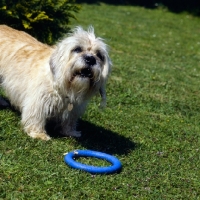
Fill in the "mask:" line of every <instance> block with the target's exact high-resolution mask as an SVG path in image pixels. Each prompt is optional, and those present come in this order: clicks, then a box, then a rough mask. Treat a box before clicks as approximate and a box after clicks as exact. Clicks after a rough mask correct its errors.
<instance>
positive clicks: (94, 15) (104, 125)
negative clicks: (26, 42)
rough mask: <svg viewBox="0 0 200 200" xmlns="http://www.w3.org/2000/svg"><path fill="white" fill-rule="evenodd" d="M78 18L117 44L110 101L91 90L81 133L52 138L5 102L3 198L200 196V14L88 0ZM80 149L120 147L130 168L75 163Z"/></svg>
mask: <svg viewBox="0 0 200 200" xmlns="http://www.w3.org/2000/svg"><path fill="white" fill-rule="evenodd" d="M77 18H78V21H74V22H73V24H72V27H73V26H76V25H82V26H83V27H84V28H87V27H88V26H89V25H93V26H94V28H95V30H96V33H97V35H98V36H101V37H103V38H105V39H106V42H107V43H108V45H109V46H110V56H111V59H112V61H113V70H112V75H111V77H110V79H109V81H108V87H107V95H108V106H107V108H106V109H105V110H103V111H101V110H99V109H98V104H99V101H100V98H99V97H96V98H94V99H93V101H92V102H91V104H90V106H89V107H88V110H87V112H86V113H85V114H84V116H83V118H82V121H81V122H80V125H79V129H81V130H82V131H83V136H82V138H81V139H79V140H75V139H73V138H67V139H64V138H54V139H52V140H51V141H48V142H44V141H38V140H33V139H31V138H29V137H28V136H27V135H26V134H25V133H24V132H23V131H22V128H21V126H20V116H19V115H18V114H17V113H14V112H12V111H11V110H3V111H0V131H1V134H0V143H1V144H0V162H1V167H0V198H2V199H123V200H124V199H135V198H137V199H198V198H199V196H200V190H199V188H200V182H199V179H200V174H199V166H200V156H199V146H200V100H199V99H200V92H199V91H200V37H199V34H200V29H199V23H200V19H199V18H195V17H192V16H190V15H187V14H180V15H177V14H172V13H170V12H167V11H164V10H148V9H144V8H140V7H131V6H129V7H128V6H108V5H105V4H101V5H100V6H99V5H87V4H84V5H83V6H82V10H81V11H80V13H79V14H78V15H77ZM74 149H93V150H98V151H103V152H107V153H109V154H114V155H115V156H117V157H118V158H119V159H120V160H121V162H122V165H123V170H122V172H121V173H119V174H114V175H103V176H99V175H97V176H92V175H90V174H88V173H85V172H81V171H78V170H74V169H71V168H69V167H68V166H66V165H65V163H64V162H63V154H64V153H65V152H68V151H71V150H74ZM82 160H83V161H84V159H82ZM86 162H87V163H92V162H93V163H94V165H98V164H102V163H103V162H102V161H99V160H97V159H95V160H87V161H86ZM103 164H105V163H103Z"/></svg>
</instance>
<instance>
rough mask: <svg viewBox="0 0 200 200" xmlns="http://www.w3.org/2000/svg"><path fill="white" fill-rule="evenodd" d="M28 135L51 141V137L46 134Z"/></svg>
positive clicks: (33, 133)
mask: <svg viewBox="0 0 200 200" xmlns="http://www.w3.org/2000/svg"><path fill="white" fill-rule="evenodd" d="M28 135H29V136H30V137H32V138H34V139H41V140H46V141H47V140H50V139H51V137H49V136H48V135H47V134H46V133H36V132H30V133H29V134H28Z"/></svg>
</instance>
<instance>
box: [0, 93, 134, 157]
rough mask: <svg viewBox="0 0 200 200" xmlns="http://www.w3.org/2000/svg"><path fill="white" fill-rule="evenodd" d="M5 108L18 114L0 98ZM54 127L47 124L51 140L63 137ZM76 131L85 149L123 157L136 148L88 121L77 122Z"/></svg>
mask: <svg viewBox="0 0 200 200" xmlns="http://www.w3.org/2000/svg"><path fill="white" fill-rule="evenodd" d="M7 108H8V109H11V110H12V111H13V112H16V113H18V114H20V113H19V112H18V111H16V110H15V109H14V108H13V107H12V106H11V105H10V102H9V101H8V99H5V98H2V97H0V109H7ZM56 125H57V124H56V123H55V122H54V121H50V122H49V123H47V125H46V130H47V133H48V134H49V135H50V137H52V138H61V137H64V136H62V135H59V134H58V133H59V131H60V130H59V127H58V128H55V127H56ZM77 130H80V131H81V132H82V136H81V137H80V138H76V140H77V142H78V143H80V144H81V145H82V146H83V147H84V148H86V149H91V150H96V151H102V152H106V153H109V154H118V155H123V154H128V153H129V152H131V151H132V150H134V149H135V148H136V147H137V146H138V144H136V143H134V142H133V141H131V139H129V138H127V137H124V136H123V135H120V133H115V132H113V131H111V130H107V129H105V128H103V127H100V126H96V125H94V124H92V123H90V122H88V121H84V120H79V123H78V127H77Z"/></svg>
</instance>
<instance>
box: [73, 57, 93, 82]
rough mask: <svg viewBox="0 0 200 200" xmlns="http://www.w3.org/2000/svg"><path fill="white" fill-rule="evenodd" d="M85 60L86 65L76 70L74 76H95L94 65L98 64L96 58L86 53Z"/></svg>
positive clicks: (90, 77)
mask: <svg viewBox="0 0 200 200" xmlns="http://www.w3.org/2000/svg"><path fill="white" fill-rule="evenodd" d="M83 61H84V62H85V67H83V68H82V69H80V70H79V71H76V72H75V74H74V76H80V77H81V78H89V79H92V78H93V75H94V74H93V69H92V68H93V67H94V65H96V64H97V61H96V58H95V57H94V56H92V55H84V56H83Z"/></svg>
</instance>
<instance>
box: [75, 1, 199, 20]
mask: <svg viewBox="0 0 200 200" xmlns="http://www.w3.org/2000/svg"><path fill="white" fill-rule="evenodd" d="M77 2H79V3H90V4H92V3H99V2H105V3H107V4H113V5H135V6H143V7H146V8H158V7H165V8H167V9H169V10H170V11H172V12H176V13H180V12H189V13H191V14H193V15H196V16H197V15H198V16H199V15H200V1H199V0H101V1H99V0H77Z"/></svg>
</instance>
